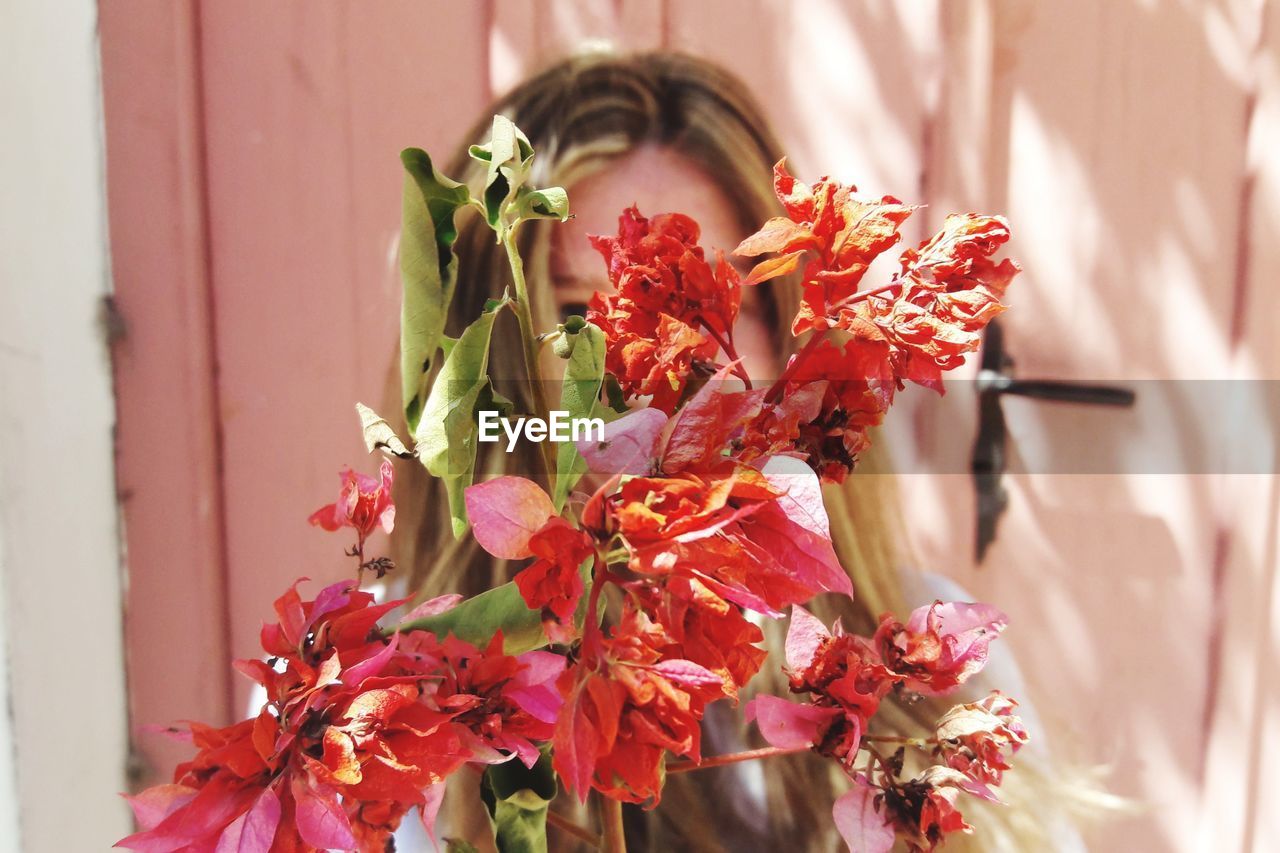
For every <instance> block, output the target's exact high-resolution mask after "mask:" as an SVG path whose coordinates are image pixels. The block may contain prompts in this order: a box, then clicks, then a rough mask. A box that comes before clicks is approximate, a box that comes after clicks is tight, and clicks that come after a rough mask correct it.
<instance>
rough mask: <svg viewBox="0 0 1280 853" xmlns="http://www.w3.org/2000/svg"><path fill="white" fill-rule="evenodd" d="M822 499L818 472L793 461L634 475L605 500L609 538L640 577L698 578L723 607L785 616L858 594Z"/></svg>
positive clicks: (782, 460) (776, 458) (783, 459)
mask: <svg viewBox="0 0 1280 853" xmlns="http://www.w3.org/2000/svg"><path fill="white" fill-rule="evenodd" d="M818 494H819V493H818V487H817V478H816V477H814V476H813V473H812V472H811V471H809V470H808V469H807V468H806V467H805V465H804V463H802V462H800V461H799V460H796V459H791V458H788V457H775V458H773V459H769V460H765V461H764V464H763V467H762V468H759V469H758V468H753V467H749V466H743V465H735V464H733V463H731V462H726V463H722V464H721V465H720V466H718V468H717V469H716V470H713V471H709V472H704V473H693V472H690V471H686V472H682V473H681V474H679V475H678V476H674V477H636V478H633V479H631V480H628V481H627V482H625V483H623V485H622V487H621V488H620V489H619V490H618V492H617V493H616V494H614V495H612V496H610V497H609V498H608V499H607V500H606V501H605V505H606V511H605V515H606V519H605V521H604V524H605V528H606V529H605V531H604V535H612V534H615V533H616V534H619V535H621V536H622V538H623V540H624V542H625V543H626V546H627V548H628V551H629V552H630V560H629V562H628V566H629V568H630V569H631V570H632V571H634V572H637V573H639V574H643V575H650V576H652V575H659V576H667V575H681V576H685V577H690V578H695V579H697V580H698V581H699V582H700V583H701V584H703V585H705V586H706V587H707V588H708V589H710V590H711V591H713V592H714V593H715V594H716V595H718V596H720V597H722V598H724V599H725V600H726V601H729V602H732V603H734V604H736V605H738V606H740V607H745V608H748V609H750V610H755V611H757V612H760V613H766V614H770V615H778V614H779V613H780V611H781V610H782V608H785V607H787V606H788V605H790V604H793V603H795V602H799V601H807V600H808V599H810V598H812V597H813V596H814V595H816V594H817V593H819V592H822V591H826V590H831V591H836V592H843V593H845V594H848V593H849V592H851V584H850V582H849V577H848V575H846V574H845V572H844V570H843V569H842V568H841V567H840V563H839V561H838V560H837V559H836V556H835V551H834V549H833V548H832V545H831V535H830V531H829V530H828V529H827V519H826V514H825V512H823V510H822V508H821V506H822V505H821V501H820V498H818ZM816 498H817V502H815V499H816Z"/></svg>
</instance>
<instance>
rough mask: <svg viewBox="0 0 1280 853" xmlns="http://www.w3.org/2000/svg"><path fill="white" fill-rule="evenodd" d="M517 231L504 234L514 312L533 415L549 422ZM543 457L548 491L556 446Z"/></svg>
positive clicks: (548, 445)
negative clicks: (512, 290)
mask: <svg viewBox="0 0 1280 853" xmlns="http://www.w3.org/2000/svg"><path fill="white" fill-rule="evenodd" d="M515 232H516V229H515V228H514V227H508V228H506V229H505V230H504V231H503V232H502V248H503V249H505V250H506V253H507V261H508V262H509V263H510V264H511V278H512V280H513V281H514V282H515V285H516V298H515V302H514V310H515V312H516V320H517V322H518V323H519V324H520V338H521V340H522V341H523V343H524V366H525V371H526V373H528V376H529V385H530V386H531V391H532V394H533V409H534V410H533V412H532V414H533V416H534V417H536V418H541V419H542V420H544V421H545V420H547V418H548V412H549V411H550V409H549V408H548V407H547V395H546V388H544V387H543V381H542V366H541V362H540V361H539V358H538V350H539V346H538V336H537V335H536V334H534V331H533V306H532V305H531V304H530V302H529V285H528V284H527V283H526V282H525V278H524V261H522V260H521V259H520V249H519V248H518V247H517V246H516V233H515ZM538 447H539V450H540V454H541V456H542V464H543V467H544V468H545V470H546V475H547V490H548V491H550V490H552V489H553V488H554V487H555V482H554V481H555V476H556V462H555V456H554V455H553V453H554V445H553V444H552V442H549V441H544V442H542V443H541V444H539V445H538Z"/></svg>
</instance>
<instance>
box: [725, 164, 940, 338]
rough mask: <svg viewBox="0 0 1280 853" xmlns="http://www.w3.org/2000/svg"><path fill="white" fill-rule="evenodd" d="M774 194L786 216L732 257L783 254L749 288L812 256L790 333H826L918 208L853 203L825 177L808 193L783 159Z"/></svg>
mask: <svg viewBox="0 0 1280 853" xmlns="http://www.w3.org/2000/svg"><path fill="white" fill-rule="evenodd" d="M773 187H774V192H775V193H776V194H777V196H778V199H779V201H781V202H782V205H783V207H784V208H785V210H786V212H787V216H786V217H776V218H774V219H770V220H769V221H768V222H766V223H765V225H764V227H763V228H761V229H760V230H759V231H757V232H756V233H755V234H752V235H751V236H750V237H748V238H747V239H745V240H743V241H742V243H741V244H739V246H738V248H737V249H735V250H734V254H737V255H745V256H752V255H760V254H764V253H765V252H776V253H779V254H780V255H781V257H779V258H776V259H773V260H768V261H764V262H762V263H760V264H758V265H757V266H756V268H755V269H754V270H752V272H751V275H750V276H748V278H747V282H748V283H752V284H754V283H757V282H760V281H765V280H766V279H769V278H773V277H774V276H777V275H782V274H784V273H787V272H791V271H792V270H795V269H798V268H799V266H800V261H801V260H802V259H803V257H804V256H805V254H806V253H812V254H811V255H810V260H809V261H808V263H807V264H806V265H805V267H804V273H803V282H804V296H803V299H802V307H801V309H800V313H799V314H798V315H797V316H796V320H795V323H794V324H793V325H792V332H793V333H794V334H797V335H799V334H803V333H804V332H806V331H809V330H810V329H818V330H822V329H826V328H828V327H829V325H830V324H829V322H828V320H827V318H828V317H829V316H830V314H831V313H832V309H833V306H835V305H838V304H839V303H840V302H841V301H842V300H844V299H847V298H848V297H850V296H852V295H853V293H854V292H855V291H856V290H857V288H858V283H859V282H860V281H861V280H862V277H863V275H864V274H865V273H866V271H867V268H868V267H869V266H870V265H871V262H872V261H873V260H875V259H876V257H877V256H879V255H880V253H882V252H884V251H885V250H886V249H888V248H889V247H890V246H892V245H894V244H895V243H897V242H898V240H899V235H898V227H899V226H900V225H901V224H902V223H903V222H904V221H905V220H906V219H907V217H908V216H910V215H911V212H912V211H913V210H915V208H913V207H911V206H910V205H904V204H903V203H902V202H900V201H898V200H897V199H896V198H893V197H892V196H885V197H884V198H882V199H880V200H879V201H863V200H861V199H858V198H855V197H854V195H853V193H854V191H855V189H856V188H855V187H852V186H846V185H844V184H840V183H837V182H835V181H832V180H830V179H829V178H825V177H824V178H821V179H819V181H818V182H817V183H816V184H814V185H813V186H812V187H810V186H809V185H808V184H805V183H802V182H800V181H797V180H796V179H795V178H793V177H792V176H791V175H790V174H789V173H788V172H787V168H786V161H785V160H782V161H779V162H778V164H777V165H776V166H774V167H773Z"/></svg>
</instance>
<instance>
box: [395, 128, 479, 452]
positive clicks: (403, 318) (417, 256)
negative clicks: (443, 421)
mask: <svg viewBox="0 0 1280 853" xmlns="http://www.w3.org/2000/svg"><path fill="white" fill-rule="evenodd" d="M400 161H401V162H402V163H403V164H404V168H405V173H406V174H405V184H404V206H403V211H402V219H401V233H400V281H401V284H402V286H403V290H404V296H403V302H402V307H401V312H400V377H401V383H402V396H403V401H404V412H405V419H406V421H407V422H408V424H409V429H410V430H415V429H417V426H418V419H419V416H420V415H421V412H422V406H423V401H424V399H425V396H426V382H427V375H428V373H429V372H430V370H431V364H432V360H433V359H434V358H435V354H436V350H437V349H438V348H439V346H440V337H441V335H443V334H444V326H445V320H446V318H447V317H448V314H449V303H450V302H451V301H452V300H453V289H454V285H455V284H456V283H457V278H458V260H457V257H456V256H455V255H454V253H453V244H454V241H456V240H457V239H458V229H457V226H456V225H455V224H454V221H453V217H454V213H456V212H457V210H458V208H459V207H462V206H463V205H465V204H467V203H468V202H469V201H470V198H471V194H470V192H469V191H468V190H467V188H466V186H464V185H463V184H459V183H458V182H456V181H451V180H449V179H448V178H446V177H444V176H443V175H441V174H440V173H439V172H437V171H436V170H435V167H434V166H432V165H431V158H430V157H428V156H427V153H426V152H425V151H422V150H421V149H418V148H406V149H405V150H404V151H402V152H400Z"/></svg>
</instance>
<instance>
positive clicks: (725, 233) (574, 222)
mask: <svg viewBox="0 0 1280 853" xmlns="http://www.w3.org/2000/svg"><path fill="white" fill-rule="evenodd" d="M567 189H568V191H569V208H570V210H571V211H572V212H573V214H574V218H573V219H571V220H569V221H568V222H566V223H564V224H563V225H561V226H560V227H558V228H556V229H554V231H553V234H554V236H553V243H552V272H553V274H554V275H556V276H557V277H561V278H564V279H572V280H583V279H591V278H601V277H603V275H604V267H603V265H602V264H601V262H600V255H599V254H598V253H597V252H596V251H595V250H594V249H593V248H591V245H590V243H589V242H588V241H587V235H589V234H616V233H617V230H618V215H619V214H620V213H621V212H622V211H623V209H625V208H627V207H629V206H631V205H632V204H634V205H636V206H637V207H638V208H639V209H640V213H641V214H642V215H644V216H653V215H654V214H657V213H684V214H686V215H688V216H692V217H693V218H694V219H696V220H697V221H698V224H699V225H700V226H701V227H702V245H703V247H704V248H706V249H707V250H708V252H710V251H711V250H712V249H723V250H724V251H725V253H726V254H728V253H729V252H731V251H732V250H733V248H734V247H735V246H737V245H738V242H739V241H740V240H741V239H742V238H743V237H744V236H745V235H744V234H743V233H742V231H741V228H740V226H739V225H738V217H737V215H736V214H735V212H734V209H733V205H732V203H731V202H730V201H729V198H728V196H727V195H726V194H725V192H724V191H723V190H722V189H720V187H719V186H718V185H717V183H716V181H715V179H714V178H712V177H711V176H710V175H708V174H707V173H706V171H705V170H703V169H702V167H700V166H699V165H697V164H696V163H694V162H693V161H691V160H689V159H688V158H686V157H684V156H683V155H681V154H680V153H679V152H677V151H675V150H673V149H671V148H665V147H659V146H656V145H644V146H641V147H639V148H637V149H635V150H634V151H631V152H629V153H627V154H624V155H623V156H622V157H620V158H618V159H617V160H615V161H613V162H611V163H610V164H609V165H608V166H607V167H605V168H604V169H602V170H600V171H599V172H597V173H595V174H593V175H590V176H588V177H586V178H583V179H582V180H580V181H578V182H577V183H575V184H573V185H572V186H569V187H567Z"/></svg>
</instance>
